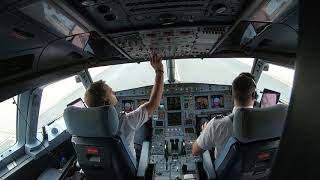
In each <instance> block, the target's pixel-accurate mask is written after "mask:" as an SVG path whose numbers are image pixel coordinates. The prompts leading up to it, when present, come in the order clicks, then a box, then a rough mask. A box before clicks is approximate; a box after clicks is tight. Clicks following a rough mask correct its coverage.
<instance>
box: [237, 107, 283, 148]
mask: <svg viewBox="0 0 320 180" xmlns="http://www.w3.org/2000/svg"><path fill="white" fill-rule="evenodd" d="M286 114H287V106H286V105H282V104H278V105H275V106H272V107H268V108H261V109H260V108H259V109H258V108H239V109H238V110H236V112H235V113H234V117H233V131H234V135H235V137H236V138H237V139H238V140H239V141H240V142H243V143H248V142H253V141H258V140H266V139H272V138H276V137H280V136H281V133H282V130H283V126H284V122H285V120H286Z"/></svg>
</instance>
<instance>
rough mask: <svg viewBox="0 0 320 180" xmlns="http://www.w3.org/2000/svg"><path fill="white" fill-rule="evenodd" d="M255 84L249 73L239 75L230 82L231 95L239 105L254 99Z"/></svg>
mask: <svg viewBox="0 0 320 180" xmlns="http://www.w3.org/2000/svg"><path fill="white" fill-rule="evenodd" d="M255 90H256V83H255V80H254V77H253V75H252V74H251V73H240V74H239V76H237V77H236V78H235V79H234V80H233V82H232V95H233V97H234V98H235V99H236V100H237V101H238V102H239V104H240V105H243V106H244V105H246V104H247V103H248V101H250V100H251V99H254V98H255Z"/></svg>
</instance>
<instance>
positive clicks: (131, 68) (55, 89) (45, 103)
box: [38, 58, 294, 128]
mask: <svg viewBox="0 0 320 180" xmlns="http://www.w3.org/2000/svg"><path fill="white" fill-rule="evenodd" d="M175 62H176V71H175V77H176V80H177V83H208V84H222V85H231V84H232V81H233V79H234V78H235V77H236V76H238V75H239V74H240V73H241V72H250V71H251V68H252V64H253V59H251V58H223V59H222V58H214V59H213V58H206V59H203V60H201V59H180V60H175ZM163 64H164V71H165V74H164V79H165V81H167V80H168V77H167V67H166V61H163ZM89 73H90V75H91V77H92V79H93V81H97V80H100V79H102V80H105V81H106V83H107V84H109V85H110V86H111V87H112V89H113V90H114V91H121V90H126V89H133V88H138V87H143V86H150V85H153V83H154V76H155V74H154V70H153V69H152V67H151V66H150V63H149V62H142V63H140V64H138V63H129V64H120V65H112V66H102V67H95V68H90V69H89ZM293 75H294V71H293V70H291V69H288V68H284V67H280V66H276V65H272V64H270V66H269V71H266V72H265V71H264V72H263V73H262V75H261V78H260V80H259V82H258V84H257V86H258V87H257V88H258V90H261V91H263V89H264V88H267V89H271V90H274V91H278V92H280V93H281V97H280V100H282V101H284V102H289V97H290V94H291V88H292V82H293ZM84 92H85V89H84V87H83V86H82V85H81V83H76V82H75V79H74V76H73V77H70V78H67V79H64V80H61V81H59V82H57V83H53V84H51V85H49V86H47V87H45V88H44V92H43V98H42V100H41V106H40V117H39V123H38V128H40V127H41V126H43V125H46V124H48V123H50V122H52V121H53V120H55V119H57V118H59V117H61V116H62V114H63V110H64V108H65V107H66V104H68V103H70V102H71V101H73V100H75V99H77V98H79V97H81V98H83V96H84Z"/></svg>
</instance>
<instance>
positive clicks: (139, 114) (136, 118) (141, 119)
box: [125, 106, 149, 129]
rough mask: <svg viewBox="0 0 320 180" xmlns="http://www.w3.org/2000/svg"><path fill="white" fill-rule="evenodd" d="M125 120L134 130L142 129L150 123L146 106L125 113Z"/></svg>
mask: <svg viewBox="0 0 320 180" xmlns="http://www.w3.org/2000/svg"><path fill="white" fill-rule="evenodd" d="M125 117H126V118H125V119H126V120H127V121H128V122H127V123H128V125H129V126H130V127H131V128H132V129H138V128H140V127H141V126H142V125H143V124H144V123H145V122H147V121H148V119H149V118H148V111H147V109H146V108H145V107H144V106H140V107H139V108H137V109H136V110H134V111H132V112H130V113H125Z"/></svg>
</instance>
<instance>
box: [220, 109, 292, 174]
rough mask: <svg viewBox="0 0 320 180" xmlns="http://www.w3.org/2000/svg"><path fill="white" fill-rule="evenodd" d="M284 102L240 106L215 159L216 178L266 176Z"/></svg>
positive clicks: (284, 114)
mask: <svg viewBox="0 0 320 180" xmlns="http://www.w3.org/2000/svg"><path fill="white" fill-rule="evenodd" d="M286 112H287V106H286V105H282V104H278V105H276V106H272V107H268V108H261V109H260V108H259V109H258V108H240V109H238V110H237V111H236V112H235V113H234V115H233V116H231V117H230V118H231V120H232V121H233V130H234V137H231V138H230V139H229V141H228V143H227V144H226V145H225V148H224V150H223V152H222V153H221V155H220V156H219V157H218V158H217V159H216V160H215V161H214V166H215V173H216V177H217V179H223V180H253V179H254V180H257V179H259V180H264V179H268V176H269V174H270V170H271V167H272V163H273V161H274V159H275V157H276V153H277V150H278V146H279V141H280V135H281V133H282V129H283V126H284V123H285V118H286Z"/></svg>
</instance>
